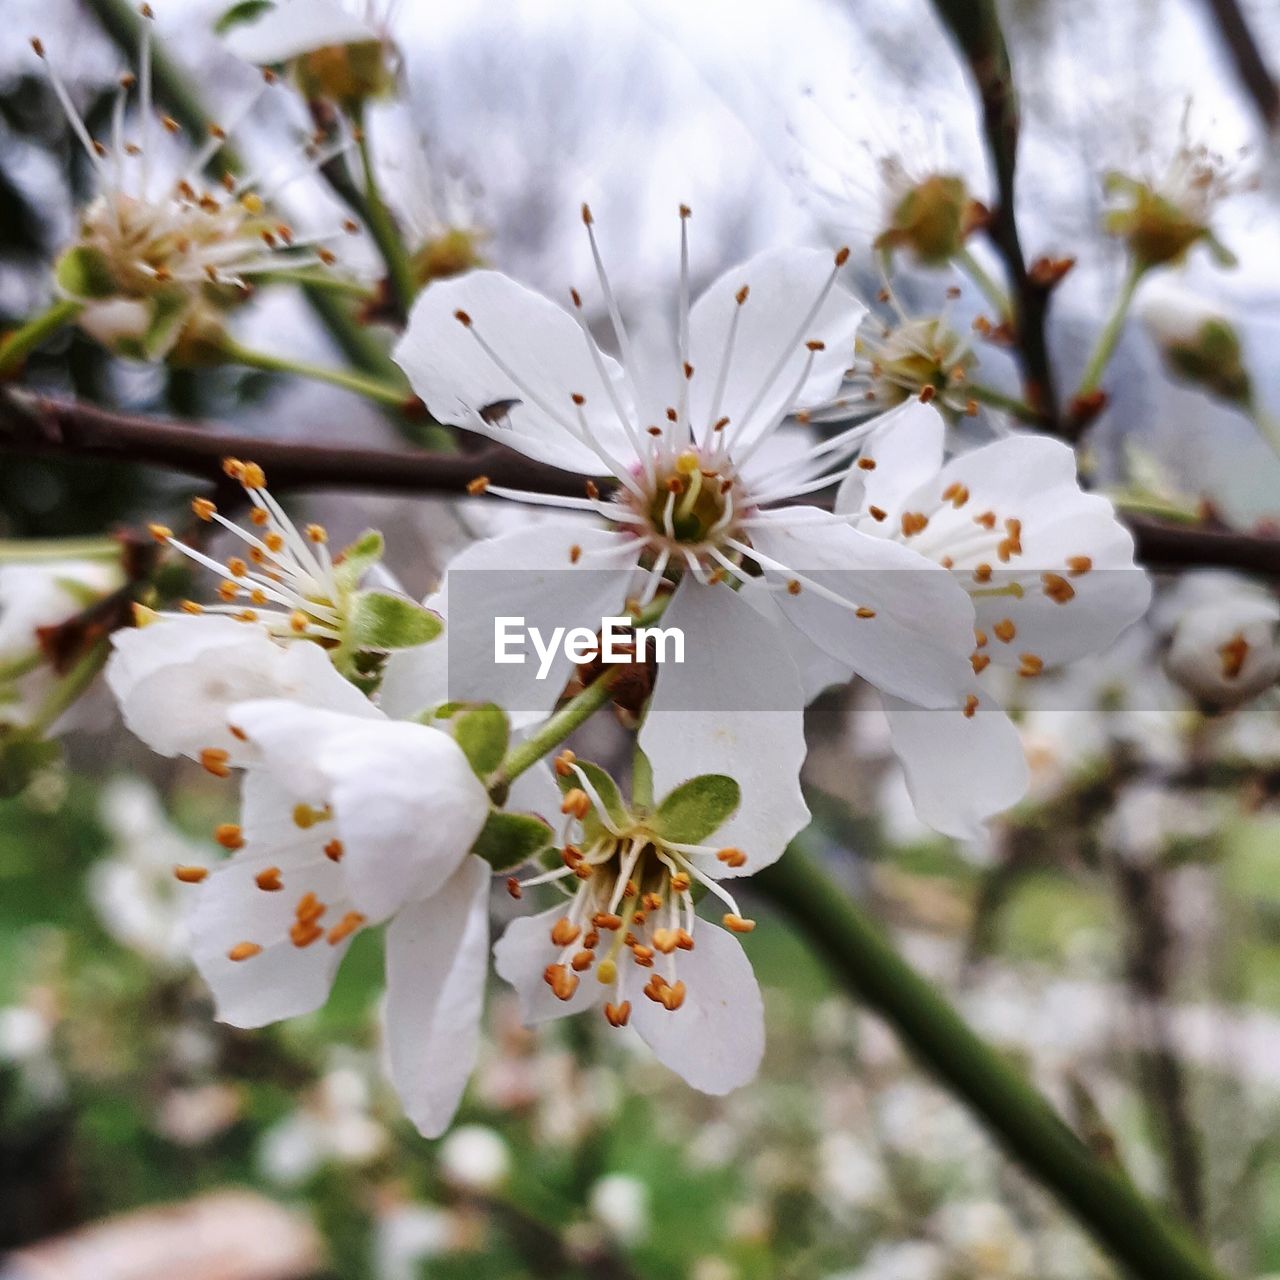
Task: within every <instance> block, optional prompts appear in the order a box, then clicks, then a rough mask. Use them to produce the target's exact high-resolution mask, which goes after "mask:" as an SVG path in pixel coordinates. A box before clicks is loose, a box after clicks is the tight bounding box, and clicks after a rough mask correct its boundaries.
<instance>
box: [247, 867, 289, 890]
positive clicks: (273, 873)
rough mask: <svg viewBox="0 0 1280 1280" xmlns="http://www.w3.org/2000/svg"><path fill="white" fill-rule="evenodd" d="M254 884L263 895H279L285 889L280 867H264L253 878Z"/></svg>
mask: <svg viewBox="0 0 1280 1280" xmlns="http://www.w3.org/2000/svg"><path fill="white" fill-rule="evenodd" d="M253 882H254V884H256V885H257V886H258V888H259V889H261V890H262V892H263V893H279V892H280V890H281V889H283V888H284V881H283V880H282V879H281V878H280V868H279V867H264V868H263V869H262V870H261V871H259V872H258V874H257V875H256V876H254V877H253Z"/></svg>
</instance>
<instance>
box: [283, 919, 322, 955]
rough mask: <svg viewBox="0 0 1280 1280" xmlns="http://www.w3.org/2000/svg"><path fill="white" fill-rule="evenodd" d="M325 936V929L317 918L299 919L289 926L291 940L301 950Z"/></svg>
mask: <svg viewBox="0 0 1280 1280" xmlns="http://www.w3.org/2000/svg"><path fill="white" fill-rule="evenodd" d="M323 937H324V929H322V928H321V927H320V925H319V924H317V923H316V921H315V920H298V921H296V922H295V923H294V924H293V925H291V926H290V928H289V941H290V942H292V943H293V945H294V946H295V947H297V948H298V950H300V951H302V950H305V949H306V948H307V947H309V946H311V944H312V943H314V942H319V941H320V939H321V938H323Z"/></svg>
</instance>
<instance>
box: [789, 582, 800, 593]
mask: <svg viewBox="0 0 1280 1280" xmlns="http://www.w3.org/2000/svg"><path fill="white" fill-rule="evenodd" d="M787 594H788V595H790V596H798V595H799V594H800V579H799V578H792V579H791V581H790V582H788V583H787Z"/></svg>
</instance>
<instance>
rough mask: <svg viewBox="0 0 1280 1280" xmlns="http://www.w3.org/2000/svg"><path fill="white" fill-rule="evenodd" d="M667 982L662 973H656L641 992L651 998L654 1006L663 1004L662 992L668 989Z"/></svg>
mask: <svg viewBox="0 0 1280 1280" xmlns="http://www.w3.org/2000/svg"><path fill="white" fill-rule="evenodd" d="M666 985H667V980H666V978H664V977H663V976H662V974H660V973H655V974H654V975H653V977H651V978H650V979H649V981H648V982H646V983H645V984H644V986H643V987H642V988H641V990H642V991H643V992H644V993H645V995H646V996H648V997H649V999H650V1000H652V1001H653V1002H654V1004H661V1003H662V992H663V990H664V989H665V988H666Z"/></svg>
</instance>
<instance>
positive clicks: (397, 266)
mask: <svg viewBox="0 0 1280 1280" xmlns="http://www.w3.org/2000/svg"><path fill="white" fill-rule="evenodd" d="M354 123H355V126H356V149H357V150H358V151H359V153H360V167H361V170H362V171H363V173H364V197H365V217H366V219H367V221H368V225H369V234H370V235H371V236H373V240H374V243H375V244H376V245H377V246H378V252H379V253H381V254H382V261H383V262H384V263H385V264H386V267H387V279H388V280H389V281H390V284H391V292H392V293H393V294H394V295H395V299H396V302H397V303H398V304H399V307H400V311H401V314H402V315H406V316H407V315H408V314H409V308H410V307H411V306H412V305H413V299H414V297H415V295H416V294H417V292H418V282H417V281H416V280H415V279H414V275H413V264H412V263H411V262H410V261H409V254H408V251H407V250H406V249H405V246H404V241H403V240H402V239H401V238H400V231H399V228H398V227H397V226H396V223H395V219H394V218H393V217H392V216H391V212H390V210H389V209H388V208H387V206H386V204H385V203H384V202H383V199H382V192H381V191H380V190H379V189H378V179H377V175H376V174H375V172H374V168H373V153H372V150H371V148H370V146H369V135H368V133H367V132H366V130H365V127H364V121H363V120H362V119H357V120H356V121H355V122H354Z"/></svg>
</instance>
